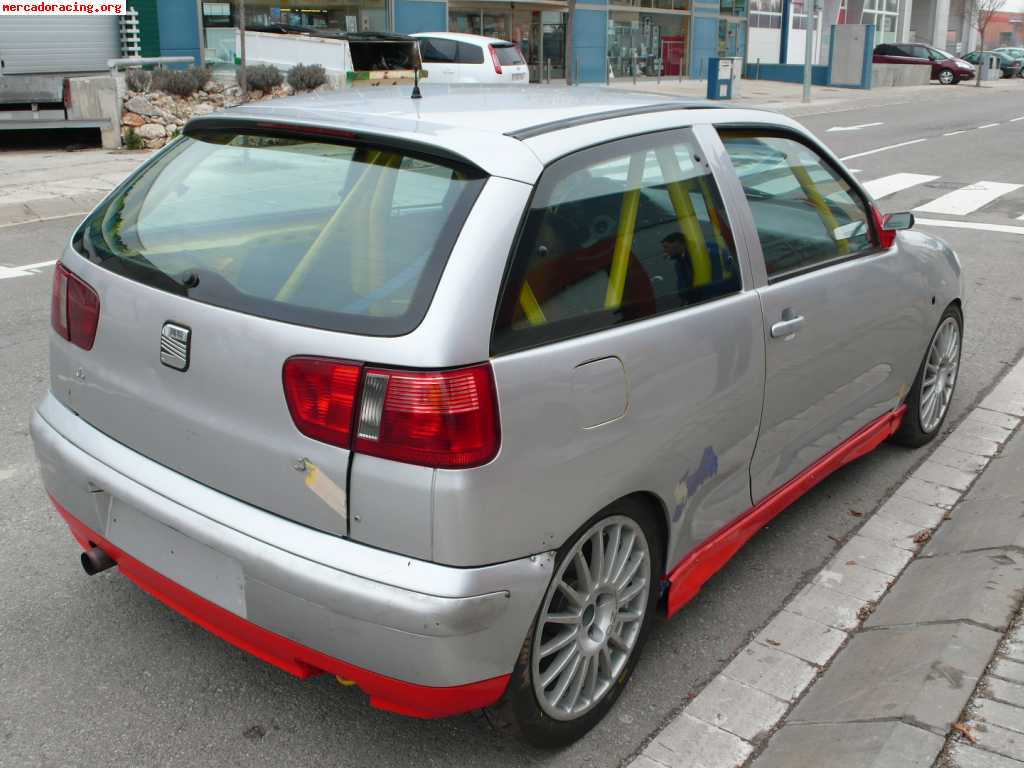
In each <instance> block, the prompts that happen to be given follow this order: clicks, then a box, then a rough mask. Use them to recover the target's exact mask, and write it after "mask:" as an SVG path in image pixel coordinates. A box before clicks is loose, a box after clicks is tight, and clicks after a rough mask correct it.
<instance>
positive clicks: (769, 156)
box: [722, 131, 872, 278]
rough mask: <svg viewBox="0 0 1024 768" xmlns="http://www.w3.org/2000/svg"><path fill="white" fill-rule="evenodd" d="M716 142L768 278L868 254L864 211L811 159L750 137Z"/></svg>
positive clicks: (802, 147)
mask: <svg viewBox="0 0 1024 768" xmlns="http://www.w3.org/2000/svg"><path fill="white" fill-rule="evenodd" d="M722 141H723V142H724V143H725V148H726V151H727V152H728V153H729V157H730V159H731V160H732V164H733V167H734V168H735V169H736V173H737V175H738V176H739V178H740V182H741V183H742V185H743V192H744V194H746V197H747V202H748V203H750V210H751V213H753V215H754V223H755V225H756V226H757V234H758V236H759V238H760V240H761V251H762V253H763V254H764V261H765V267H766V268H767V270H768V277H769V278H778V277H780V276H784V275H786V274H789V273H794V272H798V271H803V270H805V269H807V268H811V267H814V266H816V265H820V264H823V263H828V262H830V261H833V260H835V259H837V258H844V257H848V256H852V255H855V254H857V253H860V252H862V251H865V250H867V249H869V248H870V247H871V246H872V230H871V225H870V223H869V221H870V219H869V216H868V210H867V206H866V205H865V204H864V201H863V200H862V199H861V197H860V195H859V194H858V193H857V192H856V191H854V189H853V188H852V187H851V186H850V184H849V183H847V181H846V180H845V179H844V178H843V177H842V176H840V175H839V174H838V173H837V172H836V171H835V170H833V168H832V167H831V166H830V165H829V164H828V163H827V162H826V161H825V160H823V159H822V157H821V156H820V155H819V154H818V153H817V152H816V151H814V150H812V149H811V148H810V147H808V146H807V145H806V144H804V143H802V142H800V141H797V140H795V139H791V138H786V137H783V136H773V135H763V134H758V133H756V132H751V131H736V132H723V134H722Z"/></svg>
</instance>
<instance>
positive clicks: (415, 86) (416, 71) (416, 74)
mask: <svg viewBox="0 0 1024 768" xmlns="http://www.w3.org/2000/svg"><path fill="white" fill-rule="evenodd" d="M412 77H413V83H412V98H414V99H422V98H423V94H422V93H420V68H419V66H416V67H414V68H413V70H412Z"/></svg>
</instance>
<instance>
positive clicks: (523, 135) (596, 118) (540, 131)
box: [505, 101, 721, 141]
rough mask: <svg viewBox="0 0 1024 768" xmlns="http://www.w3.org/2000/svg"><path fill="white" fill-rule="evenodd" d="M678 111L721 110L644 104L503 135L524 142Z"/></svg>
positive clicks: (696, 103) (704, 106) (706, 106)
mask: <svg viewBox="0 0 1024 768" xmlns="http://www.w3.org/2000/svg"><path fill="white" fill-rule="evenodd" d="M679 109H721V107H719V106H718V105H717V104H711V103H710V102H704V101H672V102H668V103H665V104H645V105H643V106H639V107H624V108H622V109H610V110H608V111H607V112H592V113H591V114H589V115H576V116H575V117H566V118H563V119H561V120H552V121H551V122H550V123H541V124H540V125H534V126H532V127H530V128H522V129H520V130H518V131H511V132H509V133H506V134H505V135H506V136H508V137H510V138H513V139H518V140H519V141H524V140H526V139H532V138H534V137H535V136H543V135H544V134H546V133H553V132H555V131H563V130H565V129H566V128H575V127H577V126H580V125H589V124H591V123H599V122H601V121H603V120H614V119H615V118H617V117H633V116H635V115H647V114H652V113H654V112H674V111H676V110H679Z"/></svg>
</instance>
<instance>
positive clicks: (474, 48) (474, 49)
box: [458, 43, 484, 64]
mask: <svg viewBox="0 0 1024 768" xmlns="http://www.w3.org/2000/svg"><path fill="white" fill-rule="evenodd" d="M458 62H459V64H483V63H484V49H483V48H481V47H480V46H479V45H474V44H473V43H459V58H458Z"/></svg>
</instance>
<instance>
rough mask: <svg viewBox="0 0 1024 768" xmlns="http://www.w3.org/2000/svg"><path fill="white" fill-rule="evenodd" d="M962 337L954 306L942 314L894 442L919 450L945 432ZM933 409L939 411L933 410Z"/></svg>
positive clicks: (955, 306) (961, 320) (912, 386)
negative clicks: (941, 431)
mask: <svg viewBox="0 0 1024 768" xmlns="http://www.w3.org/2000/svg"><path fill="white" fill-rule="evenodd" d="M949 334H952V336H950V335H949ZM963 338H964V320H963V314H962V313H961V312H960V308H959V307H958V306H957V305H955V304H951V305H949V306H948V307H946V311H945V312H943V313H942V317H941V318H940V319H939V324H938V325H937V326H936V328H935V331H934V333H932V335H931V338H930V339H929V341H928V349H927V350H926V351H925V353H924V359H923V360H922V361H921V366H920V367H919V368H918V369H917V376H916V377H915V378H914V383H913V384H912V385H911V387H910V392H909V393H908V395H907V400H906V405H907V410H906V412H905V413H904V414H903V422H902V424H900V428H899V430H897V431H896V433H895V434H894V435H893V437H892V439H893V442H895V443H899V444H901V445H906V446H909V447H911V448H917V447H918V446H922V445H924V444H925V443H929V442H931V441H932V440H933V439H934V438H935V436H936V435H937V434H938V433H939V431H940V430H941V429H942V425H943V423H945V421H946V416H948V415H949V404H950V401H951V400H952V399H953V394H954V392H955V391H956V383H957V378H958V376H959V373H960V352H961V350H962V349H963ZM950 339H951V341H950ZM950 343H952V344H954V345H955V349H950V348H949V347H948V345H949V344H950ZM929 375H931V376H932V378H931V380H929V378H928V377H929ZM934 398H938V400H934ZM922 404H924V407H922ZM933 408H934V409H937V410H931V409H933Z"/></svg>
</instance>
